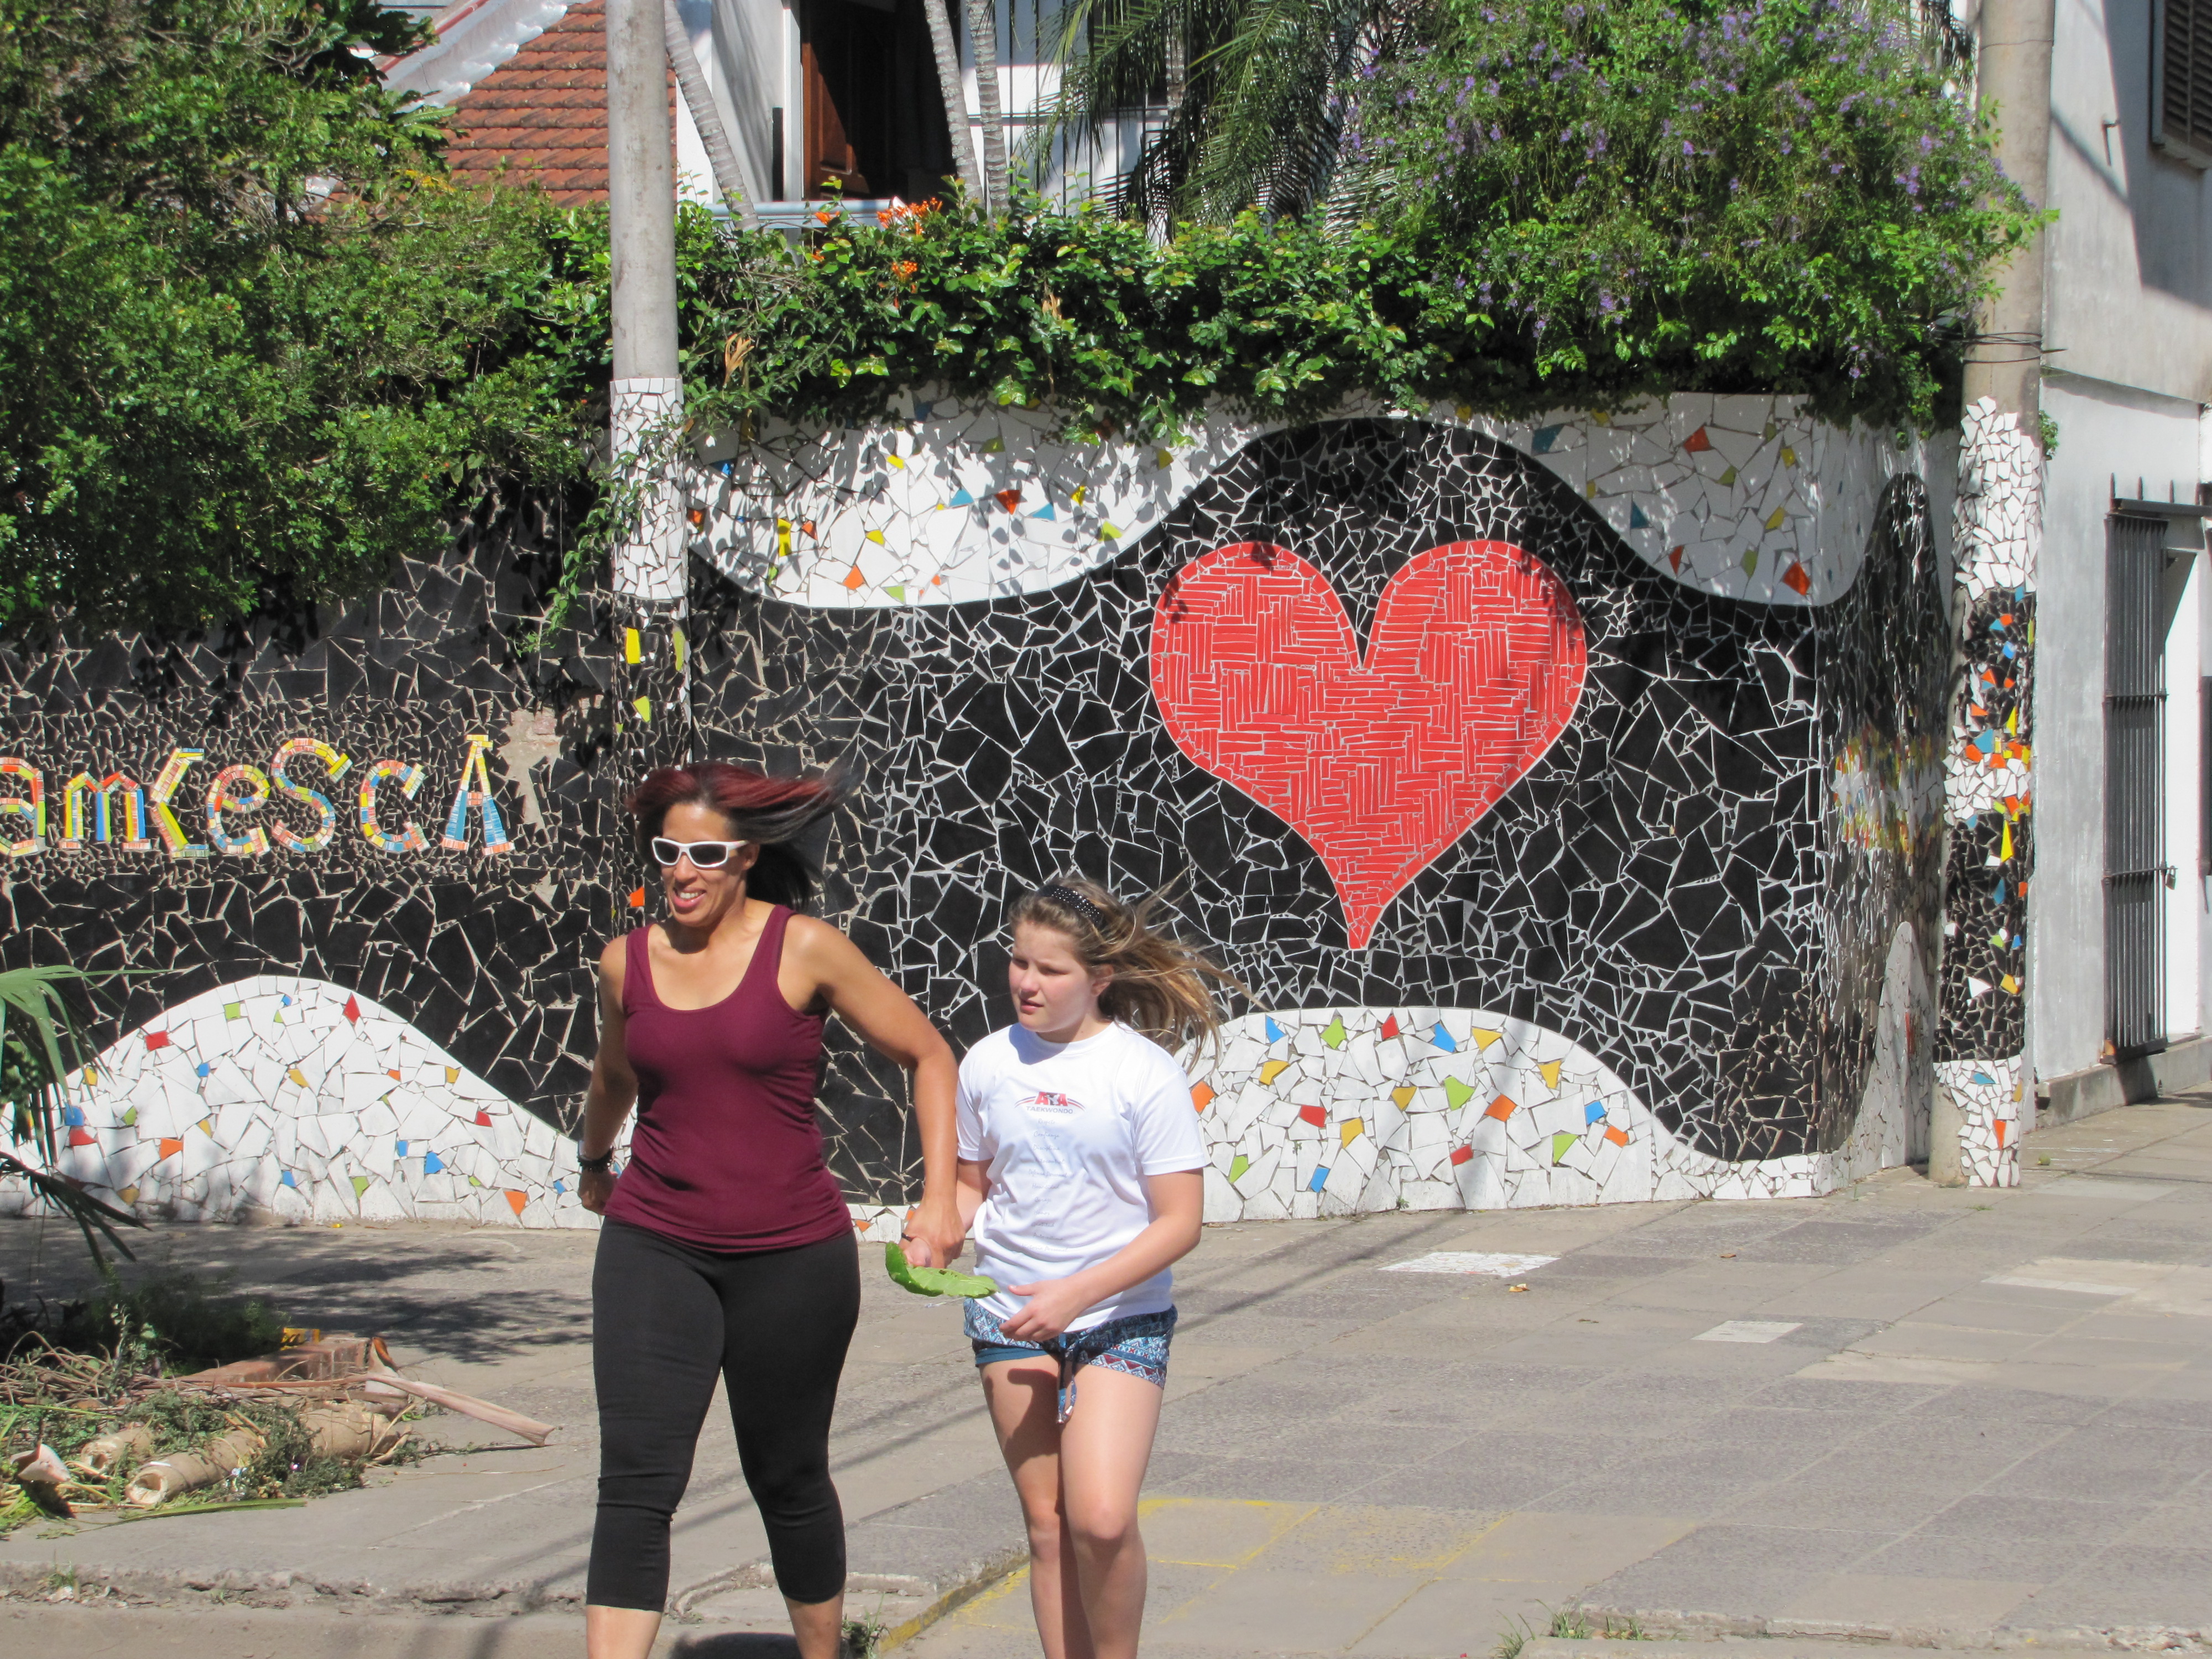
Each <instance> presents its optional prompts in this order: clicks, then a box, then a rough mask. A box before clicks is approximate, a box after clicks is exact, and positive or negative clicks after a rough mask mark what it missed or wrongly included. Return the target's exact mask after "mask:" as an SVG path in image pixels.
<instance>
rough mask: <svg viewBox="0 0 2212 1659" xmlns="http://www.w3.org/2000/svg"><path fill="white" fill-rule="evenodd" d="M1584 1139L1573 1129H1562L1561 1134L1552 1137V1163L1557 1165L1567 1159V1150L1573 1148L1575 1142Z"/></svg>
mask: <svg viewBox="0 0 2212 1659" xmlns="http://www.w3.org/2000/svg"><path fill="white" fill-rule="evenodd" d="M1581 1138H1582V1137H1580V1136H1579V1135H1577V1134H1576V1133H1574V1131H1572V1130H1571V1129H1562V1130H1560V1131H1559V1133H1557V1134H1555V1135H1553V1137H1552V1162H1553V1163H1554V1164H1557V1163H1558V1162H1559V1160H1560V1159H1561V1158H1565V1156H1566V1155H1567V1148H1568V1147H1570V1146H1573V1145H1574V1144H1575V1142H1576V1141H1577V1140H1579V1139H1581Z"/></svg>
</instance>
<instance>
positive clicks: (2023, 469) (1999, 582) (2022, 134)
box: [1928, 0, 2056, 1186]
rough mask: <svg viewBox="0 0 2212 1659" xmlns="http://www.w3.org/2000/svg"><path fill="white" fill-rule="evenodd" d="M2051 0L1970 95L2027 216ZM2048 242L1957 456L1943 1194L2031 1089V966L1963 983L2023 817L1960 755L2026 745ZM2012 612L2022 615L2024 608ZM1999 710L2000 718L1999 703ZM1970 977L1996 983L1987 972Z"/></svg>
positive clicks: (2040, 135) (2021, 924)
mask: <svg viewBox="0 0 2212 1659" xmlns="http://www.w3.org/2000/svg"><path fill="white" fill-rule="evenodd" d="M2055 9H2056V8H2055V4H2054V0H1984V3H1983V6H1982V10H1981V18H1980V24H1979V31H1978V33H1979V42H1978V60H1979V61H1978V65H1977V81H1976V101H1977V103H1978V106H1980V107H1981V108H1982V109H1984V110H1986V111H1990V112H1992V113H1993V114H1994V115H1995V117H1996V123H1997V127H1998V133H1999V137H1998V143H1997V158H1998V160H1999V161H2000V162H2001V163H2002V165H2003V167H2004V170H2005V173H2007V174H2008V176H2009V177H2010V178H2011V179H2013V181H2014V182H2015V184H2017V185H2019V186H2020V187H2021V191H2024V192H2025V193H2026V194H2027V197H2028V199H2029V200H2030V201H2032V202H2033V203H2034V204H2036V205H2038V206H2041V205H2042V204H2043V202H2044V199H2045V195H2046V193H2047V191H2048V190H2049V185H2050V177H2051V166H2050V155H2051V33H2052V23H2053V17H2054V12H2055ZM2044 258H2045V252H2044V242H2043V238H2042V236H2041V235H2040V234H2039V235H2037V236H2036V237H2035V238H2034V239H2033V240H2031V241H2030V242H2029V243H2028V244H2027V246H2025V247H2023V248H2021V250H2020V252H2018V253H2016V254H2015V255H2014V256H2013V259H2012V263H2011V264H2009V265H2008V266H2007V267H2006V269H2005V270H2003V271H2002V273H2001V274H2000V275H2001V280H2002V283H2003V287H2002V289H2001V290H2000V292H1999V293H1998V294H1997V295H1996V297H1995V298H1994V299H1993V300H1991V301H1990V304H1989V306H1988V307H1987V309H1986V310H1985V312H1984V314H1983V315H1982V317H1981V318H1980V319H1978V329H1977V331H1976V333H1977V337H1976V339H1975V340H1974V342H1973V343H1972V346H1971V347H1970V348H1969V350H1968V353H1967V361H1966V387H1965V390H1966V425H1965V428H1964V431H1963V432H1962V434H1961V436H1960V451H1959V495H1958V502H1957V518H1956V521H1955V527H1956V531H1957V534H1956V536H1955V538H1954V544H1953V549H1952V553H1953V560H1952V562H1953V569H1954V575H1955V578H1956V580H1957V582H1958V589H1957V592H1956V594H1955V598H1954V620H1955V628H1954V635H1953V648H1952V650H1953V653H1952V659H1951V669H1952V690H1951V708H1950V724H1951V742H1950V744H1949V752H1950V754H1951V755H1952V756H1953V757H1954V759H1953V760H1952V761H1951V762H1950V763H1949V770H1948V778H1947V782H1946V797H1947V799H1946V804H1945V809H1944V819H1945V825H1944V841H1945V850H1944V897H1943V909H1944V933H1945V939H1944V941H1943V966H1942V975H1941V981H1940V983H1939V986H1938V990H1937V998H1938V1005H1939V1010H1940V1012H1939V1013H1938V1017H1937V1024H1938V1029H1937V1031H1936V1045H1935V1060H1936V1066H1935V1070H1936V1091H1935V1097H1934V1100H1933V1102H1932V1103H1931V1107H1930V1112H1929V1147H1928V1176H1929V1180H1930V1181H1933V1182H1936V1183H1937V1184H1938V1185H1942V1186H1960V1185H1964V1184H1967V1183H1970V1182H1971V1183H1973V1184H1976V1185H1996V1186H2011V1185H2014V1184H2015V1183H2016V1182H2017V1181H2018V1179H2019V1173H2018V1172H2019V1163H2020V1151H2019V1140H2020V1133H2021V1131H2022V1130H2024V1129H2025V1128H2026V1127H2027V1122H2028V1121H2029V1115H2030V1110H2031V1103H2032V1101H2033V1093H2034V1089H2035V1066H2034V1058H2033V1054H2031V1053H2030V1052H2029V1048H2028V1042H2027V1010H2028V993H2029V989H2030V987H2028V986H2027V983H2026V981H2027V977H2028V975H2027V963H2026V961H2025V959H2024V958H2023V959H2022V960H2021V967H2020V972H2019V975H2018V977H2017V978H2016V979H2015V977H2014V976H2012V975H2003V976H2002V977H2003V983H2002V984H2001V985H1994V986H1993V985H1990V984H1988V983H1986V982H1984V981H1978V980H1976V979H1975V978H1974V977H1973V976H1972V975H1971V974H1970V973H1969V971H1968V967H1969V963H1970V961H1971V960H1972V955H1973V951H1974V949H1975V948H1976V946H1977V945H1978V941H1980V940H1982V939H1996V940H2000V941H2002V940H2008V939H2015V938H2020V937H2024V936H2025V934H2026V933H2027V926H2028V910H2027V891H2028V875H2029V870H2030V866H2031V864H2032V862H2033V856H2034V854H2033V818H2032V813H2031V811H2030V810H2029V805H2025V804H2022V803H2019V802H2014V801H2005V800H1999V799H1995V798H1993V796H1992V795H1991V793H1990V788H1989V787H1988V786H1987V785H1986V784H1985V783H1984V782H1982V781H1978V780H1977V779H1976V778H1975V776H1974V775H1973V769H1972V768H1971V767H1968V768H1964V769H1962V768H1961V766H1960V763H1959V761H1958V760H1957V759H1956V758H1955V757H1957V756H1958V755H1959V754H1960V751H1961V750H1962V749H1964V748H1965V747H1966V745H1968V744H1972V742H1974V741H1975V740H1976V739H1977V738H1981V737H1983V736H1984V728H1986V727H1988V726H1992V725H1994V724H1995V723H1996V720H1998V719H1999V718H2000V716H2001V715H2002V717H2003V718H2004V719H2005V720H2006V726H2005V736H2006V738H2007V740H2008V742H2018V743H2021V744H2027V743H2029V742H2031V741H2032V739H2033V704H2032V702H2031V698H2032V696H2033V685H2034V678H2033V658H2034V652H2033V646H2032V644H2027V645H2025V646H2024V647H2021V648H2019V649H2018V650H2017V652H2016V654H2012V653H2014V650H2015V648H2014V647H2009V646H2008V647H2007V650H2008V656H2007V657H2006V658H2005V659H2003V660H2002V661H1997V660H1995V659H1994V657H1993V648H1992V647H1990V645H1989V644H1988V641H1989V640H1990V637H1991V633H1990V630H1991V627H1992V624H1993V623H2004V624H2006V627H2005V629H2004V630H2003V631H2004V634H2005V637H2006V638H2007V639H2008V640H2018V641H2033V638H2034V632H2033V617H2034V606H2035V594H2034V588H2035V562H2036V549H2037V545H2038V544H2039V542H2040V540H2041V538H2042V519H2043V446H2042V442H2041V421H2040V418H2039V417H2040V415H2041V411H2042V398H2041V382H2042V377H2043V292H2044V280H2043V279H2044ZM2023 613H2024V614H2023ZM1999 702H2009V703H2010V705H2011V707H2010V712H2009V714H2004V712H2003V711H2002V710H1999V709H1997V708H1996V704H1998V703H1999ZM1982 971H1983V972H1984V973H1985V974H1990V975H1992V976H1993V977H1995V976H1996V971H1995V970H1994V969H1990V967H1988V966H1986V965H1985V966H1984V968H1983V969H1982Z"/></svg>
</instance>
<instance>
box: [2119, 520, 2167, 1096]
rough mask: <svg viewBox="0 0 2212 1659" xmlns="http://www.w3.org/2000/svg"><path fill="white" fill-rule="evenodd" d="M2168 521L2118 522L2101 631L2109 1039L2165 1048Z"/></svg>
mask: <svg viewBox="0 0 2212 1659" xmlns="http://www.w3.org/2000/svg"><path fill="white" fill-rule="evenodd" d="M2165 574H2166V520H2164V519H2162V518H2160V519H2150V518H2131V517H2126V516H2122V515H2118V514H2116V515H2114V517H2113V518H2112V520H2111V544H2110V550H2109V552H2108V554H2107V556H2106V585H2105V592H2106V613H2105V615H2106V624H2105V976H2106V1009H2107V1015H2106V1034H2107V1036H2110V1038H2111V1039H2112V1048H2113V1049H2114V1051H2115V1053H2116V1054H2117V1055H2118V1058H2120V1059H2123V1060H2125V1059H2128V1058H2130V1057H2131V1056H2133V1055H2136V1054H2148V1053H2150V1052H2152V1051H2153V1050H2155V1049H2158V1048H2164V1047H2165V1046H2166V927H2165V920H2166V887H2167V885H2168V884H2170V883H2171V881H2172V871H2171V870H2170V869H2168V868H2167V866H2166V826H2165V805H2166V788H2165V783H2166V777H2165V771H2166V769H2165V755H2166V743H2165V738H2166V628H2165V616H2164V611H2165V606H2164V605H2163V603H2162V601H2161V597H2160V596H2161V592H2162V590H2163V587H2164V586H2165V581H2164V578H2165Z"/></svg>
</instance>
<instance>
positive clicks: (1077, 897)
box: [1037, 887, 1106, 933]
mask: <svg viewBox="0 0 2212 1659" xmlns="http://www.w3.org/2000/svg"><path fill="white" fill-rule="evenodd" d="M1037 896H1038V897H1039V898H1041V899H1043V900H1044V901H1045V902H1048V903H1050V904H1059V905H1065V906H1066V908H1068V909H1070V910H1073V911H1074V912H1075V913H1076V915H1079V916H1081V917H1082V918H1083V919H1084V920H1085V921H1087V922H1089V923H1090V924H1091V927H1094V928H1096V929H1097V931H1098V932H1099V933H1104V932H1105V931H1106V913H1105V912H1104V911H1103V910H1101V909H1100V908H1098V907H1097V905H1095V904H1093V903H1092V902H1091V901H1090V900H1089V899H1087V898H1085V897H1084V896H1083V895H1082V894H1080V893H1079V892H1077V891H1076V890H1074V889H1073V887H1040V888H1039V889H1037Z"/></svg>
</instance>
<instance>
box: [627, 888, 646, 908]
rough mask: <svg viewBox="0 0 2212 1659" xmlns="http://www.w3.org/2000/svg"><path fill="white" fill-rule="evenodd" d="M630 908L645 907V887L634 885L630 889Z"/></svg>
mask: <svg viewBox="0 0 2212 1659" xmlns="http://www.w3.org/2000/svg"><path fill="white" fill-rule="evenodd" d="M629 908H631V909H633V910H642V909H644V908H645V889H644V888H642V887H633V888H631V889H630V890H629Z"/></svg>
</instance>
